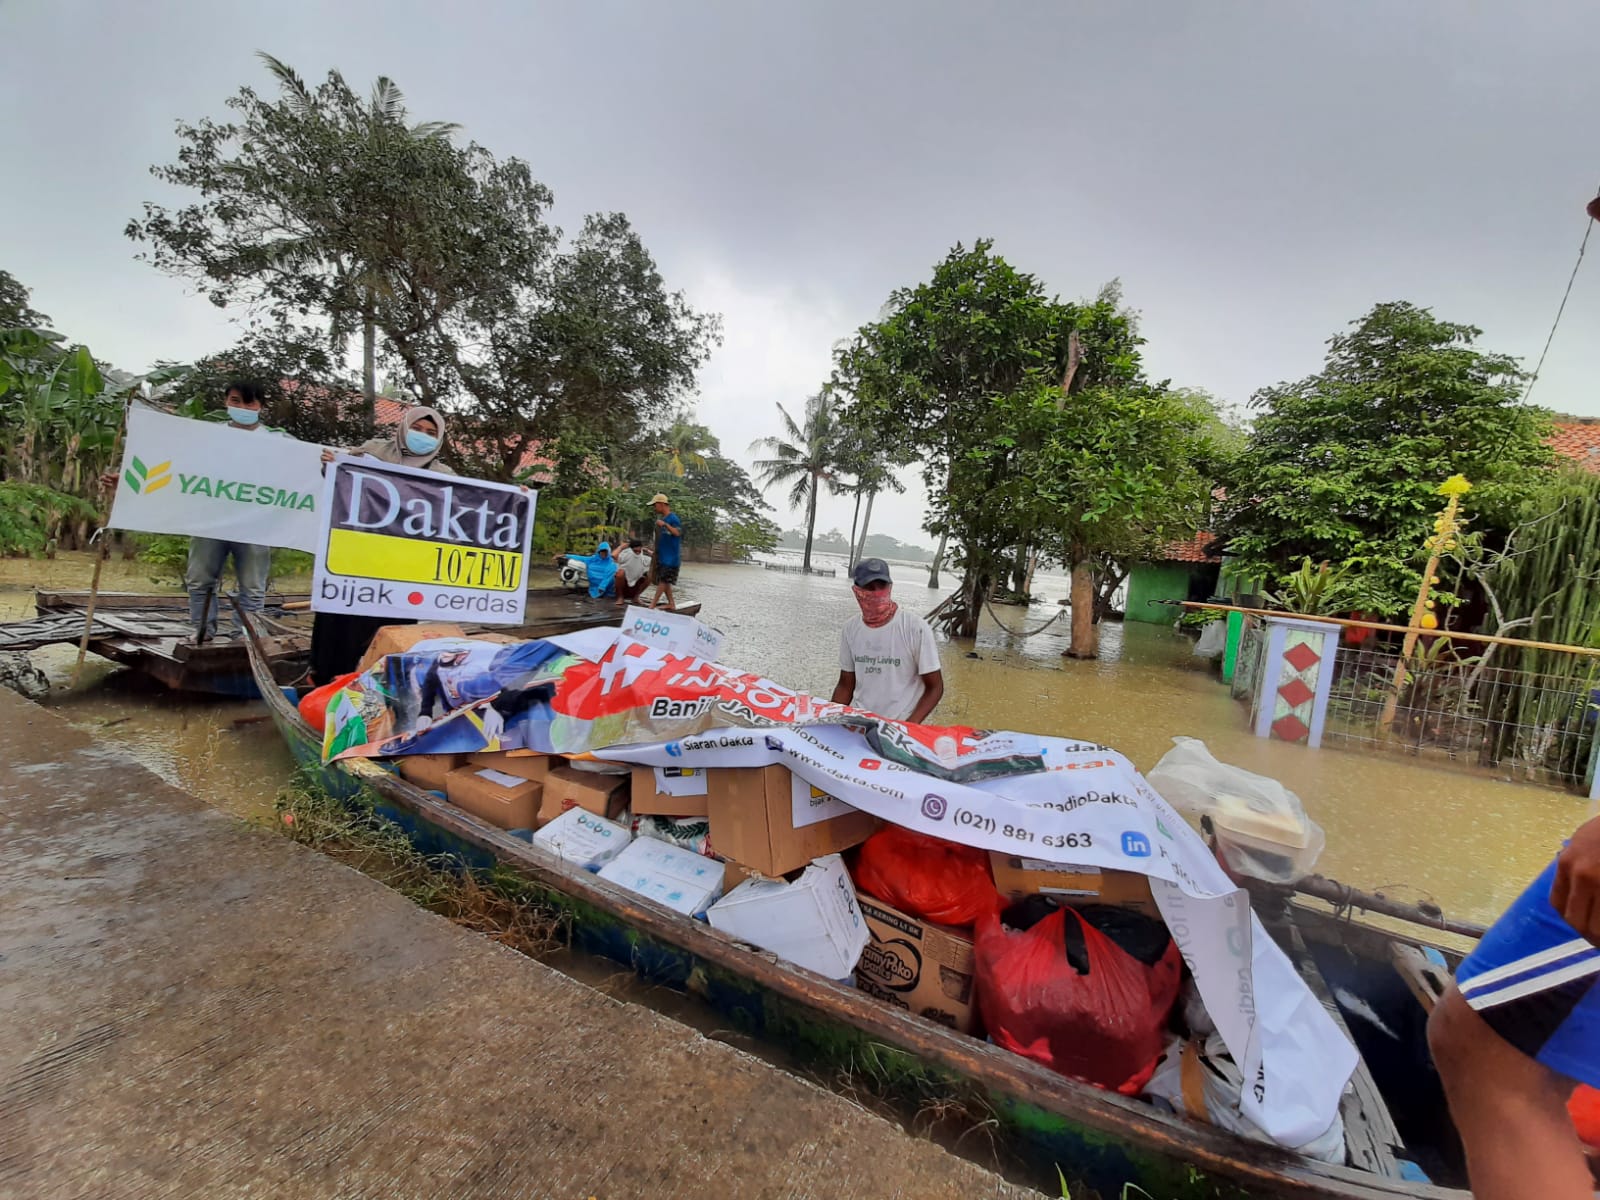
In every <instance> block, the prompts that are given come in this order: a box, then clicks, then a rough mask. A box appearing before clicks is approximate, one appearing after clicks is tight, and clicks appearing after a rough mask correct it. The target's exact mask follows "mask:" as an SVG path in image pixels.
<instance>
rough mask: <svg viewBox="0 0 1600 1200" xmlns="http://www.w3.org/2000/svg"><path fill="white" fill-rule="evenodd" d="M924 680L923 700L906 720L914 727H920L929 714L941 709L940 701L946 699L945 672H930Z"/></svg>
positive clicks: (922, 677) (923, 677) (919, 701)
mask: <svg viewBox="0 0 1600 1200" xmlns="http://www.w3.org/2000/svg"><path fill="white" fill-rule="evenodd" d="M921 679H922V699H920V700H918V701H917V706H916V707H915V708H913V709H912V710H911V715H910V716H909V717H907V718H906V720H907V721H908V722H910V723H911V724H912V725H920V724H922V722H923V721H925V720H927V718H928V714H929V713H931V712H932V711H933V710H934V709H936V708H938V707H939V701H941V700H943V699H944V672H943V671H929V672H928V673H927V674H926V675H923V676H921Z"/></svg>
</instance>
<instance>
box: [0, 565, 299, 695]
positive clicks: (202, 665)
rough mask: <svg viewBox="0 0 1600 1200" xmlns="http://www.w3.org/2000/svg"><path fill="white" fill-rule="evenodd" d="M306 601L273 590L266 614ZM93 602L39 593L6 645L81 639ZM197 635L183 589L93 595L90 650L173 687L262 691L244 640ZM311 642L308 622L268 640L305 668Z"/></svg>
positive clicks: (273, 650) (275, 656)
mask: <svg viewBox="0 0 1600 1200" xmlns="http://www.w3.org/2000/svg"><path fill="white" fill-rule="evenodd" d="M308 599H309V597H306V596H284V595H279V594H277V593H271V594H269V595H268V596H267V608H266V612H267V614H268V616H270V617H272V618H275V619H277V620H279V621H280V622H281V621H282V620H283V618H284V617H285V616H286V615H287V614H286V610H285V609H284V605H285V604H293V603H295V602H297V601H299V602H304V601H306V600H308ZM88 606H89V593H88V592H43V591H41V592H35V593H34V611H35V612H36V613H37V614H38V618H37V619H36V620H34V621H23V622H15V623H8V624H6V625H0V649H33V648H36V647H38V646H41V645H48V644H51V643H52V642H54V643H61V642H65V643H69V644H72V645H76V644H77V642H78V639H79V638H80V637H81V636H82V634H83V626H84V621H85V619H86V618H87V616H88ZM193 634H194V628H193V626H191V625H190V624H189V598H188V597H187V596H185V595H182V594H177V595H173V594H168V595H146V594H141V593H136V592H101V593H100V594H99V595H98V596H97V597H96V598H95V605H94V629H93V631H92V632H91V634H90V637H89V649H90V650H92V651H94V653H96V654H98V655H100V656H101V657H102V658H109V659H110V660H111V661H112V662H114V663H119V664H121V665H122V666H125V667H128V668H130V669H132V670H134V671H138V672H139V673H140V674H142V675H146V676H148V677H149V678H151V679H154V680H155V681H156V682H157V683H160V684H161V685H163V686H164V687H168V688H171V689H172V690H174V691H180V692H199V693H202V694H205V695H211V696H227V697H233V698H236V699H241V700H252V699H255V698H256V697H258V696H259V695H260V692H259V690H258V689H257V687H256V682H255V677H254V676H253V675H252V674H251V670H250V656H249V652H248V650H247V649H246V646H245V643H244V642H243V641H213V642H205V643H201V644H199V645H196V644H195V642H194V640H193ZM310 647H311V630H310V625H309V624H305V625H304V627H303V628H300V629H296V628H294V627H292V626H288V625H281V624H280V626H279V627H278V628H276V629H274V630H273V631H272V632H270V633H269V634H268V635H267V637H266V641H265V642H264V645H263V648H264V650H265V652H266V653H267V655H268V656H269V658H270V659H271V660H273V661H274V662H279V661H281V662H283V663H285V664H288V663H299V664H300V665H301V668H302V669H303V661H302V660H303V659H304V657H305V655H306V653H307V652H308V651H309V650H310Z"/></svg>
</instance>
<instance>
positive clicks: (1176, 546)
mask: <svg viewBox="0 0 1600 1200" xmlns="http://www.w3.org/2000/svg"><path fill="white" fill-rule="evenodd" d="M1216 540H1217V535H1216V534H1214V533H1206V532H1200V533H1197V534H1195V535H1194V536H1193V537H1192V538H1183V539H1181V540H1179V541H1176V542H1168V543H1167V548H1166V550H1165V551H1163V552H1162V555H1161V557H1160V559H1158V560H1157V561H1159V562H1192V563H1205V562H1217V561H1218V560H1219V559H1220V558H1221V555H1218V554H1214V553H1212V551H1211V544H1212V543H1213V542H1215V541H1216Z"/></svg>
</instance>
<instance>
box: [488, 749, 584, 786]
mask: <svg viewBox="0 0 1600 1200" xmlns="http://www.w3.org/2000/svg"><path fill="white" fill-rule="evenodd" d="M467 761H468V762H469V763H471V764H472V765H473V766H475V767H491V768H493V769H494V770H496V771H500V772H502V773H503V774H506V775H515V776H516V777H517V778H518V779H531V780H533V781H534V782H535V783H543V782H544V781H545V777H546V776H547V775H549V774H550V768H551V767H559V766H560V765H561V764H562V763H564V762H566V761H567V760H566V759H564V758H557V757H555V756H554V755H550V754H529V753H528V752H527V751H511V750H480V751H478V753H476V754H469V755H467Z"/></svg>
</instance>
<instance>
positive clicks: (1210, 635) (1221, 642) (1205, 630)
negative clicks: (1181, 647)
mask: <svg viewBox="0 0 1600 1200" xmlns="http://www.w3.org/2000/svg"><path fill="white" fill-rule="evenodd" d="M1227 648H1228V623H1227V622H1226V621H1211V622H1208V623H1207V624H1206V625H1204V626H1202V627H1201V630H1200V637H1199V639H1198V640H1197V641H1196V642H1195V644H1194V651H1193V653H1194V656H1195V657H1196V658H1217V657H1219V656H1220V655H1221V654H1222V652H1223V651H1224V650H1226V649H1227Z"/></svg>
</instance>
